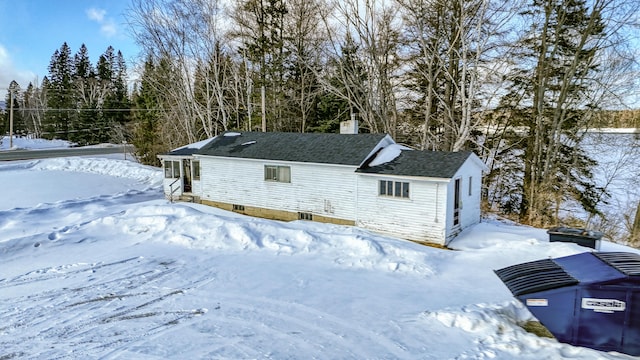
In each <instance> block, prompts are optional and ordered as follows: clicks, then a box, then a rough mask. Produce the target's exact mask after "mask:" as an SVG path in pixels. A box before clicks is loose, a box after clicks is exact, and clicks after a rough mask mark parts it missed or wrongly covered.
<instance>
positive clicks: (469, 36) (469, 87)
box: [398, 0, 520, 151]
mask: <svg viewBox="0 0 640 360" xmlns="http://www.w3.org/2000/svg"><path fill="white" fill-rule="evenodd" d="M398 3H399V4H400V7H401V9H402V15H403V19H404V22H405V27H404V29H405V31H404V34H403V35H404V40H405V42H406V43H407V45H408V48H409V49H410V51H409V53H408V60H409V64H410V67H411V71H410V72H409V74H408V76H407V83H408V85H409V88H410V91H411V93H412V94H413V96H412V98H413V99H414V101H413V103H414V106H415V107H417V109H416V111H415V112H416V113H418V114H421V116H422V119H423V123H422V124H421V125H420V127H421V129H422V131H421V136H420V146H421V147H422V148H430V149H439V150H449V151H458V150H461V149H464V148H466V147H468V143H469V141H470V140H472V139H473V138H472V133H473V131H475V130H477V129H478V128H479V127H480V126H481V125H483V122H484V121H486V118H485V117H483V116H478V114H481V113H482V112H483V111H487V110H488V109H490V108H491V107H492V106H494V105H495V104H494V103H495V96H496V89H497V88H499V87H500V84H495V83H494V82H493V79H495V78H498V77H499V75H501V74H500V69H501V67H502V64H504V61H503V60H502V59H503V55H504V53H506V49H507V48H506V46H505V43H506V34H507V29H508V28H509V27H510V26H511V25H512V24H513V19H514V17H515V16H516V14H517V12H518V11H519V6H518V4H519V3H520V2H519V1H516V2H504V1H492V0H474V1H465V0H453V1H452V0H398Z"/></svg>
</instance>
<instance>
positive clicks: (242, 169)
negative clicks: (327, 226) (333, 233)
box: [199, 156, 356, 220]
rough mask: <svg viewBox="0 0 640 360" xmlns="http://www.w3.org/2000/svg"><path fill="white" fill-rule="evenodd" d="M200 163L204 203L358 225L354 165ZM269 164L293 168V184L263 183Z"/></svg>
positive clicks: (202, 159) (246, 161) (245, 161)
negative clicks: (333, 219)
mask: <svg viewBox="0 0 640 360" xmlns="http://www.w3.org/2000/svg"><path fill="white" fill-rule="evenodd" d="M199 158H200V175H201V176H200V179H201V187H202V189H201V191H202V199H203V200H211V201H219V202H224V203H231V204H238V205H244V206H255V207H261V208H267V209H278V210H285V211H291V212H309V213H313V214H319V215H323V216H328V217H334V218H339V219H345V220H354V217H355V215H354V214H355V205H354V199H355V189H356V186H355V183H356V174H355V170H356V167H354V166H340V165H323V164H305V163H291V162H285V161H272V160H253V159H237V158H235V159H232V158H219V157H208V156H199ZM265 165H279V166H289V167H290V169H291V182H290V183H281V182H275V181H265V180H264V166H265Z"/></svg>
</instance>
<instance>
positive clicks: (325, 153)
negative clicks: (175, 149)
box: [196, 132, 387, 166]
mask: <svg viewBox="0 0 640 360" xmlns="http://www.w3.org/2000/svg"><path fill="white" fill-rule="evenodd" d="M385 137H387V135H385V134H350V135H345V134H326V133H285V132H243V133H240V134H238V133H234V136H224V135H223V136H219V137H217V138H215V139H213V140H212V141H211V142H209V143H208V144H207V145H206V146H204V147H203V148H202V149H201V150H199V151H197V152H196V153H197V154H200V155H210V156H224V157H234V158H248V159H265V160H280V161H294V162H309V163H320V164H338V165H354V166H359V165H360V164H361V163H362V162H363V161H364V160H365V159H366V158H367V156H368V155H369V154H370V153H371V151H372V150H373V149H375V148H376V146H377V145H378V144H379V143H380V142H381V141H382V140H383V139H384V138H385Z"/></svg>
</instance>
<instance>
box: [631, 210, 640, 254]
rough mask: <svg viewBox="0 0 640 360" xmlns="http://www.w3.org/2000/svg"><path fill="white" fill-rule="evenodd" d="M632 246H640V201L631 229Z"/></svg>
mask: <svg viewBox="0 0 640 360" xmlns="http://www.w3.org/2000/svg"><path fill="white" fill-rule="evenodd" d="M630 242H631V245H640V201H638V206H637V207H636V217H635V219H634V221H633V226H632V227H631V241H630Z"/></svg>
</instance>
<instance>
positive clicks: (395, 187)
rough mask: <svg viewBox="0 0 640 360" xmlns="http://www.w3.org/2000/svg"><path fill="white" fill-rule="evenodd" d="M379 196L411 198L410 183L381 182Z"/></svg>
mask: <svg viewBox="0 0 640 360" xmlns="http://www.w3.org/2000/svg"><path fill="white" fill-rule="evenodd" d="M378 184H379V186H378V195H380V196H392V197H399V198H409V183H408V182H404V181H392V180H380V181H379V183H378Z"/></svg>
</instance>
